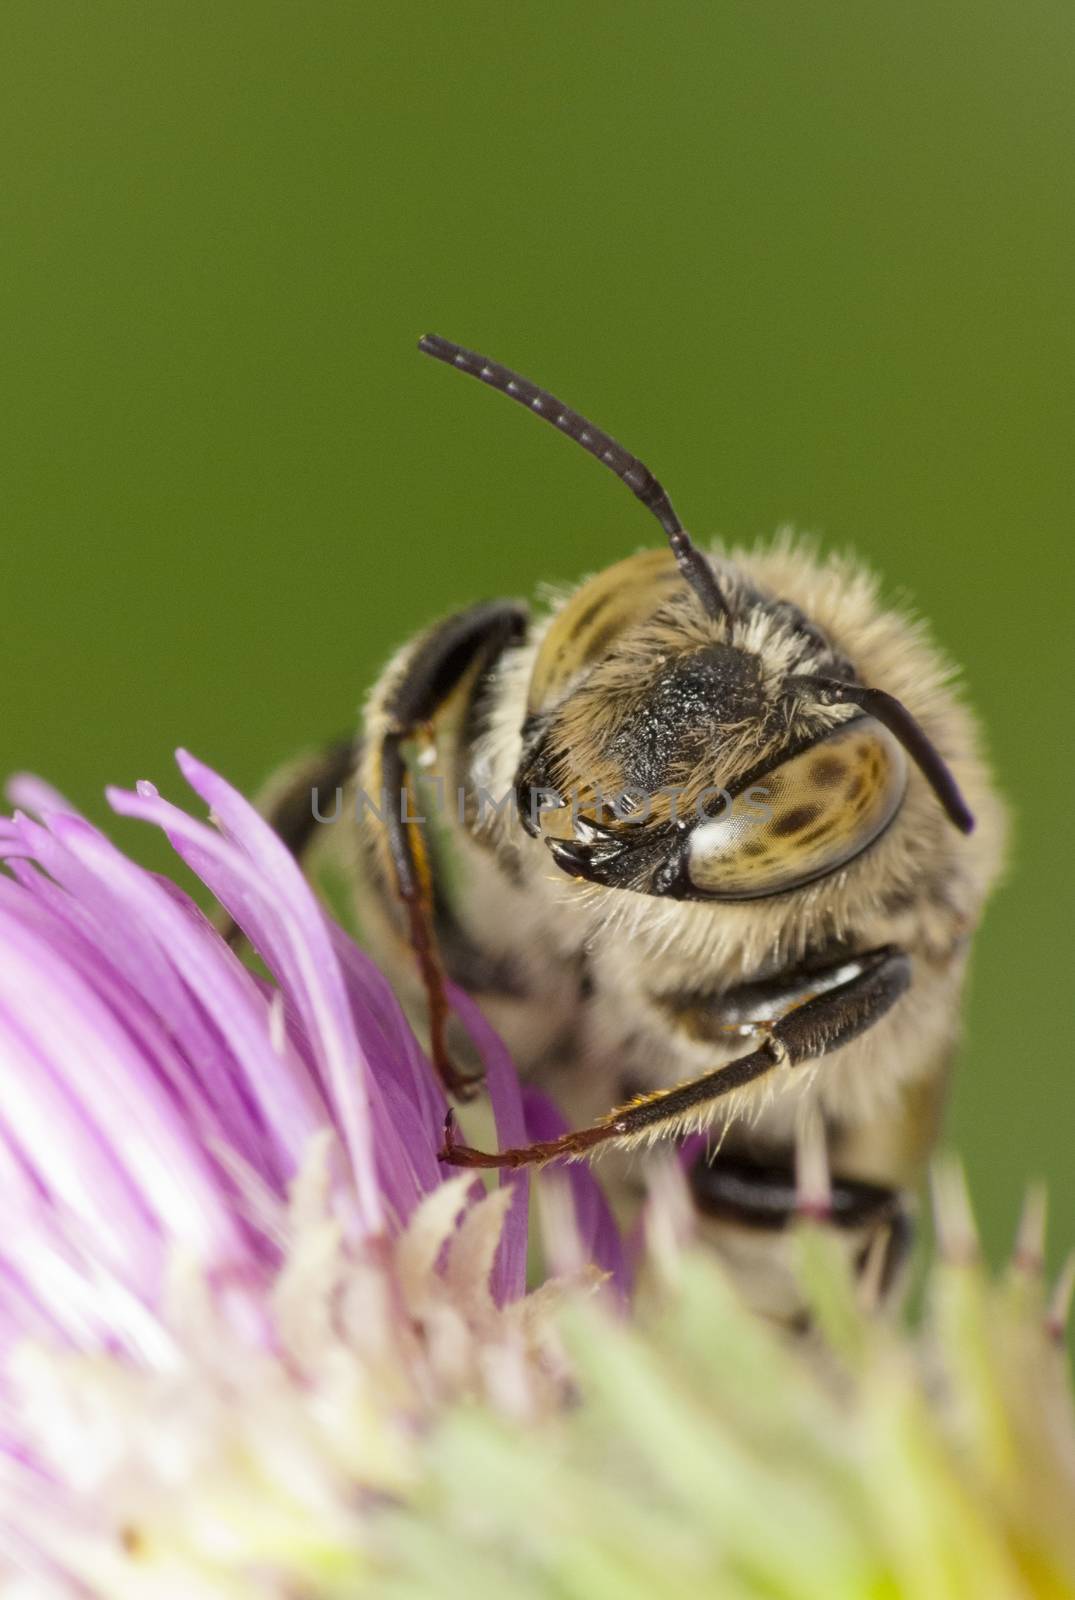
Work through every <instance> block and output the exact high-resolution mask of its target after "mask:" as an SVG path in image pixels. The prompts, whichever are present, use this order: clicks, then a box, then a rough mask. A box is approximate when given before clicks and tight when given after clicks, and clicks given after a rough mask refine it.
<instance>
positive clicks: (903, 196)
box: [0, 0, 1075, 1261]
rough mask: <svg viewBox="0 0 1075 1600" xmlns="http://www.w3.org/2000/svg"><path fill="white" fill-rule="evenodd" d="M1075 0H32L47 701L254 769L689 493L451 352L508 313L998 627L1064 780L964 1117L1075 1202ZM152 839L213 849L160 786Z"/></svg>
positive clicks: (998, 737)
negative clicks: (166, 823)
mask: <svg viewBox="0 0 1075 1600" xmlns="http://www.w3.org/2000/svg"><path fill="white" fill-rule="evenodd" d="M1073 154H1075V10H1073V8H1072V6H1071V4H1070V0H1056V3H1047V0H1008V3H998V0H977V3H976V4H974V5H967V4H965V3H959V4H956V3H953V0H911V3H904V4H901V5H899V6H882V5H865V6H864V5H861V4H837V3H834V0H807V3H804V0H739V3H736V4H728V3H725V0H705V3H697V4H680V3H668V0H666V3H665V4H661V5H656V4H644V3H640V0H617V3H611V0H608V3H601V0H598V3H596V4H588V5H586V6H580V5H577V4H570V3H565V0H544V3H543V4H541V5H533V4H529V5H514V6H503V5H494V4H491V3H489V4H475V3H465V0H464V3H460V0H456V3H454V4H451V5H445V4H433V3H424V4H407V3H402V4H395V5H392V6H373V5H369V4H366V5H360V4H355V3H342V0H306V3H305V4H300V3H284V0H257V3H253V0H249V3H243V4H235V3H231V4H229V3H227V0H214V3H213V4H211V5H210V4H203V3H197V0H151V3H150V4H148V5H147V4H145V3H144V0H138V3H135V0H120V3H111V4H109V3H107V0H106V3H103V4H95V5H93V6H86V5H83V4H80V3H76V0H67V3H56V0H6V4H5V5H4V7H3V11H2V14H0V192H2V195H3V212H4V230H3V232H4V243H3V251H2V257H0V281H2V286H3V288H2V296H3V304H2V328H3V348H4V358H3V369H4V376H3V381H2V383H0V408H2V416H0V441H2V442H0V450H2V452H3V458H4V459H3V470H2V475H0V481H2V485H3V489H2V493H3V502H4V526H5V534H4V552H3V563H2V572H3V591H4V606H3V624H2V632H0V672H2V677H0V681H2V683H3V718H2V722H0V768H2V769H4V770H9V769H13V768H32V769H34V770H36V771H38V772H41V773H43V774H45V775H46V776H47V777H49V778H50V779H51V780H52V781H53V782H55V783H56V784H57V785H59V786H60V787H62V788H63V789H65V790H66V791H67V792H68V793H69V794H70V795H71V796H72V797H73V798H74V799H76V800H77V801H78V802H79V803H80V804H81V805H82V806H84V807H85V808H86V809H88V810H89V812H90V813H91V814H92V815H93V816H94V817H95V818H97V819H103V818H104V817H105V816H106V809H105V807H104V804H103V801H102V799H101V791H102V788H103V786H104V784H105V783H106V782H109V781H115V782H123V783H130V782H132V781H133V780H134V779H136V778H139V777H143V776H149V777H153V778H154V779H155V780H157V781H158V782H159V783H160V784H161V785H162V787H164V788H165V789H166V792H168V793H169V794H172V795H173V796H177V797H178V795H179V792H180V788H181V785H180V783H179V781H178V779H177V776H176V775H175V772H174V768H173V766H172V759H171V752H172V749H173V747H174V746H175V745H177V744H178V743H181V742H182V743H184V744H186V745H189V746H190V747H191V748H192V749H193V750H195V751H196V752H198V753H199V754H200V755H202V756H203V757H205V758H207V759H208V760H210V761H212V762H214V763H216V764H217V765H218V766H219V767H220V768H221V769H222V770H223V771H224V772H225V773H226V774H228V775H229V776H230V777H232V778H233V779H234V780H235V781H237V782H238V783H239V784H241V785H244V786H250V785H254V784H255V783H257V782H259V781H260V780H261V779H262V777H263V776H264V775H265V774H266V772H267V771H268V770H269V769H271V768H272V767H273V765H274V764H276V763H277V762H278V761H279V760H281V759H282V758H284V757H287V756H288V755H289V754H291V753H293V752H294V751H295V750H297V749H298V748H301V747H302V746H304V745H307V744H309V743H310V742H312V741H316V740H317V739H319V738H320V737H321V736H323V735H331V734H336V733H337V732H339V731H341V730H343V729H345V728H347V727H348V726H349V725H350V724H351V723H352V721H353V719H354V717H355V713H356V707H357V706H358V704H359V701H360V698H361V696H362V694H363V692H364V691H365V689H366V687H367V686H368V685H369V682H370V680H371V678H372V676H373V674H374V673H375V672H376V670H377V667H378V665H379V663H380V662H381V661H382V659H383V658H384V657H385V655H386V653H387V652H388V651H389V650H391V648H392V647H393V646H394V645H396V644H397V643H398V642H399V641H400V640H401V639H402V638H403V637H405V636H406V635H407V634H409V633H410V632H411V631H412V630H413V629H414V628H415V627H416V626H417V625H419V624H421V623H422V622H424V621H426V620H428V619H429V618H430V617H431V616H432V615H434V614H436V613H437V612H440V611H444V610H447V609H450V608H451V607H454V606H457V605H461V604H465V603H467V602H469V601H471V600H473V599H476V598H479V597H484V596H488V595H495V594H526V593H529V592H531V591H532V590H533V589H534V587H535V585H536V584H537V583H538V582H540V581H542V580H550V579H570V578H573V577H575V576H578V575H580V574H581V573H582V572H584V571H586V570H588V569H593V568H595V567H599V566H602V565H604V564H606V563H609V562H611V561H614V560H615V559H617V558H618V557H619V556H621V555H623V554H625V553H627V552H629V551H630V550H632V549H634V548H636V547H637V546H638V545H639V544H641V543H644V542H652V541H653V540H654V538H655V537H656V530H655V528H654V526H653V525H652V524H651V522H650V520H649V519H648V518H647V516H646V514H645V512H644V511H643V510H642V509H641V508H639V507H637V506H635V505H633V504H632V502H631V501H630V499H629V497H628V496H627V495H626V493H624V491H623V490H622V489H619V488H618V487H617V486H616V485H615V484H614V483H613V482H612V481H611V480H610V479H609V478H608V477H607V475H606V474H604V473H602V472H601V471H599V470H598V468H597V467H596V466H595V465H594V463H593V462H591V461H589V460H588V459H587V458H586V457H585V456H583V454H582V453H581V452H579V451H577V450H573V449H569V448H568V447H567V445H566V444H563V443H558V442H556V441H555V440H554V439H553V437H552V435H551V434H550V433H549V432H548V431H547V430H545V429H542V428H539V427H537V426H536V425H535V424H534V422H532V421H529V420H527V419H526V418H524V417H523V415H522V413H521V412H519V411H518V410H517V409H516V408H514V407H512V406H509V405H507V404H505V403H504V402H503V401H502V400H499V399H494V398H492V397H490V396H488V395H483V394H482V393H481V392H480V391H479V389H478V388H477V386H476V385H474V384H472V383H467V382H464V381H463V380H462V379H459V378H455V379H453V378H452V377H451V376H449V375H448V374H447V373H445V372H444V371H443V370H442V369H439V368H437V367H435V366H434V365H433V364H431V363H428V362H425V361H423V360H422V359H421V358H420V357H419V356H418V355H417V354H415V352H414V342H415V339H416V337H417V336H418V335H419V334H420V333H422V332H424V331H425V330H426V329H427V328H430V329H434V330H436V331H440V332H443V333H445V334H447V335H448V336H450V337H452V338H455V339H458V340H460V341H462V342H464V343H469V344H472V345H474V346H476V347H477V348H478V349H481V350H484V351H487V352H488V353H490V354H492V355H495V356H497V357H498V358H500V359H501V360H503V361H505V362H507V363H510V364H512V365H514V366H516V367H518V368H520V369H521V370H522V371H524V372H525V373H526V374H527V375H529V376H532V377H534V378H535V379H537V380H538V381H543V382H545V383H547V384H549V385H550V386H552V387H553V388H554V389H556V390H557V391H558V392H559V393H561V394H562V395H563V396H564V397H565V398H566V399H567V400H569V401H570V402H572V403H573V404H575V405H577V406H578V407H580V408H581V409H583V410H585V411H587V412H588V413H589V414H591V415H592V416H593V417H594V418H595V420H596V421H598V422H599V423H600V424H602V425H603V426H605V427H607V428H609V429H610V430H612V431H613V432H614V433H617V434H619V435H620V436H621V437H622V438H623V439H624V440H625V442H627V443H628V444H629V445H630V446H632V447H633V448H635V449H637V450H639V451H640V452H641V453H642V454H643V455H644V456H645V459H646V460H647V461H649V462H651V463H652V464H653V465H654V466H655V468H656V469H657V470H658V471H659V472H660V474H661V476H662V478H664V480H665V482H666V483H667V484H668V485H669V487H670V489H671V491H672V493H673V495H674V498H675V502H676V505H677V506H678V507H679V508H680V510H681V512H682V514H683V515H684V516H685V517H686V520H687V521H688V524H689V525H690V526H691V527H692V528H693V529H694V530H695V532H696V533H698V534H701V535H709V534H713V533H719V534H721V535H723V536H726V537H727V538H729V539H741V538H750V537H753V536H755V535H759V534H766V533H769V532H770V531H771V530H773V529H774V528H775V527H776V526H777V525H779V524H781V523H784V522H788V521H790V522H793V523H795V524H796V525H797V526H799V527H802V528H807V529H812V530H815V531H816V532H817V533H818V534H820V536H821V537H822V538H823V540H824V541H825V543H826V544H831V545H836V546H846V545H852V546H854V547H855V548H856V549H858V550H859V551H861V552H862V553H863V554H864V555H865V556H866V557H867V558H868V559H869V560H870V561H871V562H872V563H874V564H875V565H876V566H878V567H880V568H881V569H882V570H883V571H884V573H885V574H886V575H887V579H888V581H889V592H890V594H893V595H896V596H899V595H900V594H908V595H910V596H911V597H913V600H914V602H915V604H916V605H917V606H918V607H919V608H920V609H921V610H922V611H923V612H924V613H925V614H926V615H927V616H928V617H929V618H930V619H931V620H932V622H933V624H934V627H935V630H936V633H937V635H938V636H939V638H940V640H941V641H942V642H943V644H944V645H945V646H946V647H947V648H948V649H949V650H950V651H951V652H953V653H954V654H955V655H956V656H957V657H958V659H959V660H960V661H961V662H962V663H963V664H964V666H965V669H966V675H967V679H968V682H969V685H970V687H971V690H972V694H973V698H974V700H975V702H976V703H977V705H978V707H979V709H980V711H981V713H982V715H983V717H984V720H985V723H986V726H987V729H988V732H989V737H990V741H991V746H992V749H993V751H994V753H995V756H996V759H997V762H998V764H999V767H1000V771H1001V774H1002V778H1003V783H1004V786H1005V789H1006V791H1007V793H1008V795H1009V796H1010V797H1011V800H1012V802H1013V804H1014V808H1015V812H1016V818H1017V841H1016V847H1015V852H1014V860H1013V866H1012V870H1011V875H1010V881H1009V884H1008V886H1007V887H1006V889H1005V890H1004V892H1003V893H1002V894H1001V895H1000V896H999V898H998V899H997V900H996V901H995V902H994V904H993V907H992V910H991V913H990V917H989V920H988V923H987V926H986V929H985V931H984V933H983V935H982V937H981V940H980V944H979V948H978V953H977V958H976V964H975V972H974V983H973V993H972V997H971V1003H970V1008H969V1028H968V1040H967V1047H966V1052H965V1059H964V1061H963V1066H962V1071H961V1073H960V1076H959V1080H958V1089H957V1092H956V1096H955V1104H954V1107H953V1115H952V1118H951V1121H950V1125H949V1126H950V1136H951V1141H952V1142H953V1143H954V1144H955V1145H957V1146H958V1147H959V1148H960V1149H961V1150H962V1151H963V1152H964V1153H965V1156H966V1159H967V1162H968V1165H969V1168H970V1174H971V1178H972V1181H973V1189H974V1194H975V1198H976V1201H977V1205H978V1208H979V1211H980V1214H981V1217H982V1220H983V1224H984V1228H985V1232H986V1235H987V1238H988V1240H989V1243H990V1247H991V1249H992V1250H993V1252H994V1253H999V1252H1000V1250H1001V1249H1002V1248H1003V1247H1004V1246H1005V1245H1006V1242H1007V1239H1008V1237H1009V1236H1010V1231H1011V1228H1012V1226H1013V1223H1014V1219H1015V1215H1016V1211H1017V1208H1018V1204H1019V1199H1020V1194H1021V1190H1022V1186H1023V1182H1024V1179H1025V1178H1026V1177H1027V1176H1028V1175H1030V1174H1036V1173H1040V1174H1044V1175H1046V1176H1047V1177H1048V1178H1049V1181H1050V1185H1051V1192H1052V1196H1053V1200H1054V1211H1055V1221H1054V1228H1053V1234H1052V1247H1051V1255H1052V1258H1053V1260H1054V1261H1055V1260H1056V1258H1057V1255H1058V1253H1059V1251H1060V1249H1061V1247H1062V1246H1063V1245H1065V1244H1071V1243H1073V1242H1075V1167H1073V1163H1072V1145H1073V1140H1075V1052H1073V1049H1072V1044H1071V1039H1070V1023H1071V1020H1072V1007H1071V955H1070V950H1069V946H1068V942H1067V938H1068V932H1067V930H1068V927H1069V924H1070V920H1071V910H1072V899H1073V896H1072V873H1071V862H1072V849H1071V837H1072V834H1071V827H1072V824H1071V806H1072V799H1073V796H1075V782H1073V780H1075V770H1073V762H1072V743H1071V735H1070V724H1071V712H1070V697H1071V683H1072V652H1071V648H1070V639H1071V615H1072V602H1073V585H1072V581H1071V577H1072V572H1071V558H1070V549H1071V542H1072V527H1071V522H1072V505H1073V499H1072V489H1073V487H1075V484H1073V477H1072V467H1071V461H1072V444H1073V433H1072V429H1073V424H1075V405H1073V395H1072V377H1073V372H1075V349H1073V344H1075V339H1073V319H1072V305H1073V301H1072V288H1071V285H1072V274H1073V271H1075V204H1073V176H1072V174H1073ZM115 831H116V833H117V835H118V836H119V837H120V838H122V840H123V841H124V843H125V844H127V845H128V846H129V847H131V848H133V849H135V850H136V851H137V852H138V853H140V855H141V856H142V858H143V859H146V860H151V861H153V862H154V863H155V864H158V865H163V864H164V862H165V859H166V852H165V850H164V849H163V848H161V849H160V850H159V851H158V852H157V853H156V854H155V853H154V846H153V844H152V843H151V841H149V840H148V839H147V836H146V835H145V834H144V833H141V832H139V831H138V829H137V826H136V825H133V824H127V825H125V826H122V827H120V826H117V827H116V830H115Z"/></svg>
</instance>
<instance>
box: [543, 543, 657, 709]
mask: <svg viewBox="0 0 1075 1600" xmlns="http://www.w3.org/2000/svg"><path fill="white" fill-rule="evenodd" d="M681 582H682V579H681V578H680V575H679V569H678V568H677V566H676V561H675V557H674V556H673V554H672V552H671V551H670V550H667V549H665V550H642V551H640V552H639V553H638V554H637V555H633V556H628V557H627V559H626V560H625V561H617V562H616V564H615V566H612V567H609V568H608V569H607V571H605V572H600V573H598V575H597V576H596V577H595V578H591V579H590V581H589V582H588V583H584V584H583V585H582V587H581V589H579V590H577V591H576V593H575V594H573V595H572V597H571V599H570V600H569V601H568V603H567V605H565V606H564V608H563V610H562V611H560V612H559V613H558V615H557V616H556V618H555V619H554V621H553V623H552V625H551V626H550V628H549V631H548V633H547V634H546V635H545V637H544V639H543V640H542V643H541V649H540V650H539V651H538V656H537V660H536V662H535V663H534V672H533V676H532V677H531V680H530V692H529V695H528V706H527V709H528V711H529V712H530V713H531V714H533V713H535V712H542V711H547V710H549V708H550V707H551V706H554V705H555V704H556V703H557V701H559V700H560V699H561V698H562V697H563V695H564V693H565V691H566V690H567V688H568V686H569V685H570V684H571V682H572V680H573V679H574V678H576V677H577V676H578V674H579V673H580V672H581V671H582V670H583V669H584V668H585V667H587V666H589V665H590V664H591V663H592V662H594V661H596V660H598V659H599V658H600V657H601V656H602V655H606V654H607V653H608V651H609V648H610V646H611V644H612V641H613V640H614V639H616V638H617V637H618V636H619V635H620V634H621V633H622V632H623V631H624V629H625V628H628V627H630V626H631V625H632V623H635V622H642V621H644V619H645V618H646V617H648V616H651V615H652V613H653V612H654V611H656V609H657V607H658V606H659V605H660V604H661V601H662V600H663V599H664V598H665V596H666V594H667V593H668V590H669V588H670V587H671V585H672V584H674V583H681Z"/></svg>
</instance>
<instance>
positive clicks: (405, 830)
mask: <svg viewBox="0 0 1075 1600" xmlns="http://www.w3.org/2000/svg"><path fill="white" fill-rule="evenodd" d="M407 736H408V734H404V733H388V734H386V735H385V737H384V741H383V743H382V745H381V772H382V774H383V777H384V784H385V790H386V792H387V793H388V794H389V795H390V796H392V795H399V797H400V805H399V808H398V811H400V812H402V811H403V810H404V808H406V810H407V812H408V814H413V813H412V806H413V801H414V788H413V785H412V783H411V780H410V775H409V773H408V771H407V763H406V761H405V760H404V758H403V750H402V745H403V743H404V739H405V737H407ZM385 830H386V833H387V836H388V850H389V854H390V855H391V857H392V868H393V871H394V873H395V878H396V893H397V894H398V895H399V898H400V900H401V901H402V904H403V908H404V910H405V912H406V914H407V925H408V929H409V932H410V941H411V948H412V950H413V951H414V955H415V959H416V961H417V963H418V971H419V974H420V976H421V979H422V984H423V986H424V988H425V992H426V1004H427V1006H428V1010H429V1053H430V1056H431V1057H432V1060H433V1066H434V1067H435V1069H436V1072H437V1076H438V1077H439V1078H440V1081H441V1083H442V1084H443V1085H444V1088H445V1090H446V1091H447V1093H448V1094H452V1095H455V1096H456V1098H457V1099H460V1100H468V1099H470V1098H471V1097H472V1095H473V1094H474V1092H475V1091H474V1085H475V1084H476V1083H479V1082H480V1081H481V1080H480V1077H478V1076H476V1075H474V1074H470V1073H464V1072H460V1070H459V1068H458V1067H456V1065H455V1064H454V1062H453V1061H452V1059H451V1056H450V1055H449V1053H448V1042H447V1038H446V1028H447V1023H448V1015H449V1009H450V1008H449V1005H448V996H447V994H446V993H445V988H444V968H443V967H442V966H441V961H440V954H439V952H438V950H437V941H436V937H435V935H434V932H433V878H432V873H431V871H430V863H429V852H428V850H427V849H426V844H425V838H424V836H423V835H422V832H421V829H420V828H419V827H418V824H417V822H411V823H407V822H404V821H402V820H401V818H400V817H399V815H398V813H397V809H396V808H395V807H394V806H393V804H392V802H391V801H390V802H389V805H388V807H387V809H386V820H385Z"/></svg>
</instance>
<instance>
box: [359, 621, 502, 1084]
mask: <svg viewBox="0 0 1075 1600" xmlns="http://www.w3.org/2000/svg"><path fill="white" fill-rule="evenodd" d="M526 615H527V614H526V612H525V611H524V610H523V609H522V608H521V607H520V606H518V605H515V604H514V603H512V602H510V601H492V602H490V603H488V604H485V605H478V606H472V607H471V609H470V610H469V611H464V612H461V613H459V614H458V615H457V616H453V617H449V618H448V619H447V620H446V621H444V622H442V623H439V624H438V625H437V626H436V627H435V628H433V629H432V630H431V632H430V633H429V634H428V635H427V637H426V638H425V639H424V640H423V641H422V642H421V643H420V644H419V646H418V648H417V649H416V650H415V652H414V654H413V656H412V657H411V658H410V660H409V661H408V662H407V664H406V668H405V670H404V672H403V674H402V676H401V677H400V679H399V681H398V683H397V684H396V686H395V688H394V689H393V691H392V692H391V694H390V695H389V696H388V698H387V700H386V702H385V704H384V707H383V711H384V716H385V719H386V720H385V724H384V732H383V733H382V735H381V745H380V775H381V783H382V785H383V789H384V792H385V794H386V795H387V797H388V805H387V809H386V812H385V817H384V828H385V837H386V843H387V846H388V854H389V856H390V858H391V862H392V870H393V875H394V877H395V880H396V892H397V894H398V895H399V899H400V901H401V903H402V905H403V908H404V911H405V913H406V917H407V925H408V931H409V936H410V942H411V947H412V949H413V950H414V954H415V959H416V960H417V963H418V970H419V974H420V976H421V980H422V984H423V986H424V988H425V992H426V999H427V1005H428V1009H429V1049H430V1055H431V1057H432V1060H433V1065H434V1067H435V1068H436V1071H437V1075H438V1076H439V1078H440V1080H441V1082H442V1083H443V1085H444V1087H445V1089H447V1090H448V1092H449V1093H451V1094H454V1095H457V1096H459V1097H460V1098H465V1096H466V1094H467V1092H468V1090H469V1089H470V1086H471V1085H472V1084H473V1083H474V1082H475V1079H474V1078H473V1077H471V1076H468V1075H467V1074H464V1073H461V1072H460V1071H459V1070H458V1068H457V1067H455V1065H454V1064H453V1062H452V1060H451V1057H450V1056H449V1054H448V1045H447V1039H446V1036H445V1030H446V1026H447V1021H448V1014H449V1006H448V1000H447V995H446V993H445V987H444V971H443V968H442V966H441V961H440V956H439V953H438V951H437V942H436V936H435V934H434V931H433V872H432V863H431V860H430V853H429V849H428V846H427V843H426V838H425V835H424V834H423V832H422V827H421V821H420V820H419V819H418V818H417V814H416V811H415V807H414V800H415V795H414V788H413V784H412V782H411V778H410V774H409V772H408V769H407V762H406V759H405V757H404V754H403V747H404V745H405V744H407V743H409V742H410V741H411V740H413V739H415V738H420V737H423V736H424V737H425V738H426V739H429V738H430V737H431V736H432V733H433V728H432V723H433V719H434V717H435V715H436V713H437V711H438V709H439V708H440V707H441V706H443V705H444V703H445V701H446V700H447V699H448V698H449V696H450V695H451V694H452V692H453V690H454V689H455V688H456V687H457V686H458V685H459V683H460V681H461V680H462V679H463V677H464V676H465V674H466V673H467V672H469V671H470V670H472V669H477V670H479V671H481V670H483V669H484V668H487V667H488V666H489V665H490V664H491V663H492V662H493V661H495V660H496V658H497V657H498V656H499V655H500V653H501V652H502V651H503V650H504V648H505V647H506V646H507V645H508V644H510V643H511V642H512V641H513V640H516V639H518V638H520V637H521V635H522V633H523V631H524V629H525V626H526Z"/></svg>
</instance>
